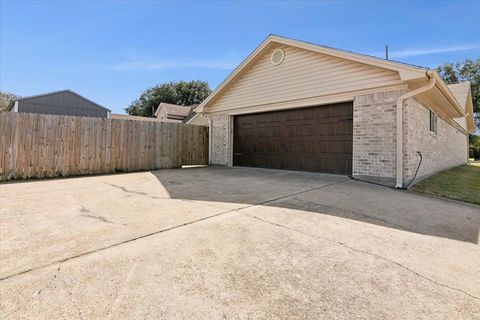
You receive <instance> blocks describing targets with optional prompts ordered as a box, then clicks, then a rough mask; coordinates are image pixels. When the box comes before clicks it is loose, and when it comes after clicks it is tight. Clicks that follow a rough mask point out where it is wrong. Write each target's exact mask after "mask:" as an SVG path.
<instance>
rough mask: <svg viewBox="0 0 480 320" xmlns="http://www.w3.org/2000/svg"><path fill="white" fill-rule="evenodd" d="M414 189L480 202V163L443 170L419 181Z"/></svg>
mask: <svg viewBox="0 0 480 320" xmlns="http://www.w3.org/2000/svg"><path fill="white" fill-rule="evenodd" d="M412 189H413V190H414V191H417V192H422V193H427V194H432V195H436V196H440V197H445V198H450V199H455V200H460V201H465V202H470V203H475V204H480V163H478V162H477V163H473V164H471V165H464V166H461V167H457V168H454V169H451V170H448V171H444V172H441V173H439V174H436V175H434V176H431V177H429V178H427V179H425V180H423V181H421V182H419V183H417V184H416V185H414V186H413V188H412Z"/></svg>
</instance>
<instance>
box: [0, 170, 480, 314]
mask: <svg viewBox="0 0 480 320" xmlns="http://www.w3.org/2000/svg"><path fill="white" fill-rule="evenodd" d="M0 210H1V230H0V232H1V233H0V236H1V239H0V240H1V241H0V258H1V269H0V293H1V297H0V311H1V313H0V318H2V319H5V318H6V319H33V318H48V319H64V318H67V319H70V318H79V319H125V318H130V319H145V318H149V319H172V318H173V319H175V318H180V319H192V318H195V319H220V318H225V319H262V318H269V319H271V318H279V319H479V318H480V246H479V228H480V207H478V206H473V205H467V204H460V203H455V202H450V201H444V200H440V199H436V198H430V197H425V196H421V195H417V194H413V193H409V192H405V191H396V190H392V189H388V188H385V187H380V186H376V185H372V184H367V183H363V182H359V181H354V180H351V179H349V178H347V177H344V176H336V175H325V174H315V173H300V172H288V171H277V170H263V169H249V168H215V167H211V168H190V169H176V170H162V171H152V172H142V173H131V174H119V175H110V176H96V177H82V178H71V179H57V180H44V181H31V182H19V183H6V184H1V185H0Z"/></svg>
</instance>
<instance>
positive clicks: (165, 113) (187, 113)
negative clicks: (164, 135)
mask: <svg viewBox="0 0 480 320" xmlns="http://www.w3.org/2000/svg"><path fill="white" fill-rule="evenodd" d="M197 106H198V104H194V105H191V106H180V105H176V104H171V103H164V102H162V103H160V104H159V106H158V108H157V111H155V116H156V117H157V118H158V119H160V120H161V121H164V122H180V123H188V124H194V125H202V126H206V125H208V122H207V119H205V118H204V117H203V115H198V114H197V113H196V112H195V108H196V107H197Z"/></svg>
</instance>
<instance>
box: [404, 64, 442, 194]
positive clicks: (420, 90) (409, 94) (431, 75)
mask: <svg viewBox="0 0 480 320" xmlns="http://www.w3.org/2000/svg"><path fill="white" fill-rule="evenodd" d="M426 75H427V77H428V83H427V84H426V85H425V86H423V87H420V88H417V89H415V90H413V91H410V92H407V93H405V94H404V95H402V96H400V97H399V98H398V99H397V105H396V106H397V179H396V184H395V188H403V102H404V101H405V100H407V99H409V98H412V97H414V96H416V95H417V94H420V93H423V92H425V91H428V90H430V89H431V88H433V87H434V86H435V83H436V79H435V76H434V71H431V70H428V71H427V72H426Z"/></svg>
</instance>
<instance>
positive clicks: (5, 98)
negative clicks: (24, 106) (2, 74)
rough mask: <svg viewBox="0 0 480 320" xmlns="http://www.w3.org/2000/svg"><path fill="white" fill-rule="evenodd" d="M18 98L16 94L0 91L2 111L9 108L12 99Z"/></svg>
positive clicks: (0, 109)
mask: <svg viewBox="0 0 480 320" xmlns="http://www.w3.org/2000/svg"><path fill="white" fill-rule="evenodd" d="M17 98H18V96H17V95H16V94H13V93H10V92H5V91H0V111H5V110H7V108H8V104H9V103H10V100H15V99H17Z"/></svg>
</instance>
